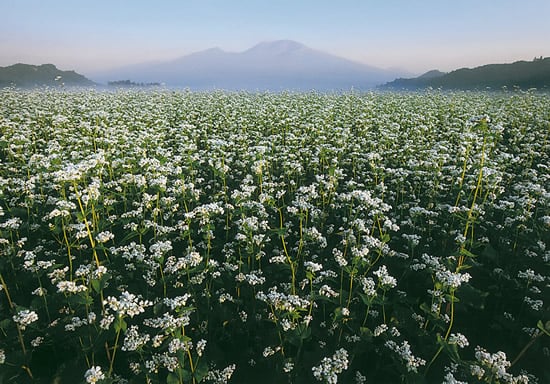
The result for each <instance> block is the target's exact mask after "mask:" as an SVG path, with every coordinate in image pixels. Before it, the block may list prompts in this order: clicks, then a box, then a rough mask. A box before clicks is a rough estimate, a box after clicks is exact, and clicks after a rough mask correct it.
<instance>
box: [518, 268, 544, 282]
mask: <svg viewBox="0 0 550 384" xmlns="http://www.w3.org/2000/svg"><path fill="white" fill-rule="evenodd" d="M518 277H519V278H520V279H523V280H527V281H528V282H531V281H534V282H537V283H542V282H543V281H544V277H543V276H542V275H540V274H538V273H535V271H533V270H532V269H526V270H525V271H519V272H518Z"/></svg>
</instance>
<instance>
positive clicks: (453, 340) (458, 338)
mask: <svg viewBox="0 0 550 384" xmlns="http://www.w3.org/2000/svg"><path fill="white" fill-rule="evenodd" d="M448 341H449V343H450V344H456V345H458V346H459V347H460V348H465V347H467V346H468V345H470V343H469V342H468V339H467V338H466V336H464V335H463V334H461V333H451V336H450V337H449V340H448Z"/></svg>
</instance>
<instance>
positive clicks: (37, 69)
mask: <svg viewBox="0 0 550 384" xmlns="http://www.w3.org/2000/svg"><path fill="white" fill-rule="evenodd" d="M60 85H64V86H81V87H90V86H94V85H96V84H95V83H94V82H93V81H91V80H90V79H88V78H86V77H85V76H84V75H81V74H79V73H76V72H75V71H73V70H69V71H62V70H60V69H58V68H57V67H56V66H55V65H54V64H41V65H32V64H23V63H17V64H13V65H9V66H6V67H0V87H7V86H16V87H40V86H60Z"/></svg>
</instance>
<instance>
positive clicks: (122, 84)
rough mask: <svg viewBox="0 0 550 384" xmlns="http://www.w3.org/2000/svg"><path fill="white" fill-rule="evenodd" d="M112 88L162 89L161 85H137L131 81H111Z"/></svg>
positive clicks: (109, 83)
mask: <svg viewBox="0 0 550 384" xmlns="http://www.w3.org/2000/svg"><path fill="white" fill-rule="evenodd" d="M107 85H109V86H110V87H160V85H161V84H160V83H136V82H133V81H131V80H117V81H109V82H108V83H107Z"/></svg>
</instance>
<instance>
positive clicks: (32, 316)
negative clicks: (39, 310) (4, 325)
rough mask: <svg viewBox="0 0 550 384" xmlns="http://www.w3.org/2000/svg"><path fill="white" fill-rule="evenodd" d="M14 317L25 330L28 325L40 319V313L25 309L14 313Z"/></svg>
mask: <svg viewBox="0 0 550 384" xmlns="http://www.w3.org/2000/svg"><path fill="white" fill-rule="evenodd" d="M12 319H13V321H15V322H16V323H17V324H18V325H19V327H20V328H21V330H25V328H26V327H27V326H28V325H30V324H31V323H34V322H35V321H37V320H38V315H37V314H36V312H34V311H29V310H28V309H24V310H22V311H19V312H18V313H17V314H16V315H13V317H12Z"/></svg>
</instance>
